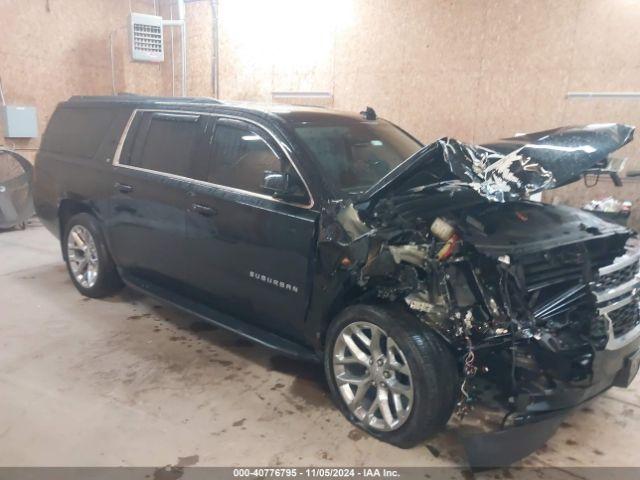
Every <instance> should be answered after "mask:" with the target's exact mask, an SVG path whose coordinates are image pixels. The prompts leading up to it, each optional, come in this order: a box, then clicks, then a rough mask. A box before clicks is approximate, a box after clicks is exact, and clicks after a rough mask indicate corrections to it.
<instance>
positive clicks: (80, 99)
mask: <svg viewBox="0 0 640 480" xmlns="http://www.w3.org/2000/svg"><path fill="white" fill-rule="evenodd" d="M84 102H87V103H102V102H104V103H109V104H121V105H127V104H128V105H133V104H135V105H149V106H164V107H166V106H169V105H173V106H176V107H186V106H193V105H199V106H201V107H212V108H215V107H228V108H232V109H234V110H241V111H246V112H252V113H262V114H265V113H266V114H271V115H274V116H276V117H279V118H281V119H282V120H284V121H285V122H287V123H293V124H303V123H307V122H311V123H322V122H328V123H330V124H332V125H335V124H336V123H340V120H341V119H342V120H343V121H344V120H351V121H353V120H354V119H361V117H360V116H359V115H358V114H356V113H353V112H343V111H339V110H332V109H328V108H324V107H315V106H309V105H286V104H280V103H276V104H269V103H254V102H239V101H236V102H234V101H221V100H217V99H215V98H212V97H155V96H146V95H134V94H120V95H109V96H84V95H74V96H72V97H71V98H69V100H68V102H67V103H84Z"/></svg>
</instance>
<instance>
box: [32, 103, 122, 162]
mask: <svg viewBox="0 0 640 480" xmlns="http://www.w3.org/2000/svg"><path fill="white" fill-rule="evenodd" d="M114 118H115V111H114V110H112V109H107V108H58V109H57V110H56V111H55V112H54V114H53V116H52V117H51V120H50V121H49V125H48V127H47V130H46V131H45V134H44V136H43V138H42V145H41V149H42V150H45V151H47V152H53V153H61V154H65V155H69V156H72V157H85V158H93V156H94V155H95V154H96V152H97V151H98V147H99V146H100V144H101V143H102V140H103V138H104V136H105V135H106V134H107V133H108V132H109V127H110V126H111V123H112V122H113V120H114Z"/></svg>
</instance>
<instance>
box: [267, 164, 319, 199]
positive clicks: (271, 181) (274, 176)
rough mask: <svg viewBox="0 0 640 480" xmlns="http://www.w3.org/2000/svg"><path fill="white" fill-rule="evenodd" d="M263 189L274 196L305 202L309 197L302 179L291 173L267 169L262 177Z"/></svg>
mask: <svg viewBox="0 0 640 480" xmlns="http://www.w3.org/2000/svg"><path fill="white" fill-rule="evenodd" d="M262 189H263V190H264V191H265V192H267V193H269V194H270V195H271V196H273V197H274V198H281V199H283V200H291V201H294V202H304V201H305V200H306V199H308V196H307V194H306V191H305V189H304V187H303V186H302V182H301V181H300V179H299V178H298V177H296V176H294V175H291V174H290V173H282V172H272V171H270V170H266V171H265V172H264V177H263V179H262Z"/></svg>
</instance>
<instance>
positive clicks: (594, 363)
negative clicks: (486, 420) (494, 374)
mask: <svg viewBox="0 0 640 480" xmlns="http://www.w3.org/2000/svg"><path fill="white" fill-rule="evenodd" d="M629 333H631V332H629ZM616 340H618V342H617V343H616ZM613 342H614V343H613V345H614V346H616V347H618V348H615V349H613V348H605V349H603V350H601V351H598V352H595V353H594V355H593V357H592V358H590V365H589V370H590V375H589V377H588V378H576V379H575V380H569V381H556V382H555V385H554V388H553V389H548V390H545V391H539V392H535V393H531V392H528V391H526V390H529V389H530V388H529V387H530V386H528V385H520V386H519V387H520V388H519V390H520V393H518V394H517V395H515V396H513V397H511V398H509V399H508V400H509V405H506V406H504V408H503V412H504V415H505V416H504V418H503V422H502V426H501V427H500V428H496V429H494V430H492V431H484V432H482V433H474V434H465V433H464V429H461V430H460V432H461V435H460V438H461V442H462V444H463V446H464V449H465V452H466V455H467V459H468V462H469V465H470V466H471V467H472V468H490V467H500V466H507V465H510V464H511V463H513V462H515V461H517V460H520V459H522V458H524V457H526V456H527V455H529V454H531V453H533V452H534V451H536V450H538V449H539V448H541V447H543V446H544V444H545V443H546V441H547V440H548V439H549V438H550V437H552V436H553V435H554V433H555V432H556V430H557V429H558V427H559V426H560V424H561V423H562V422H563V420H564V419H565V418H566V417H567V416H568V415H569V414H570V413H571V412H572V411H574V410H575V409H576V408H577V407H579V406H580V405H582V404H584V403H585V402H587V401H589V400H591V399H593V398H594V397H596V396H598V395H600V394H602V393H604V392H605V391H606V390H608V389H609V388H611V387H628V386H629V385H630V384H631V382H632V381H633V380H634V378H635V377H636V375H637V373H638V369H639V367H640V335H639V334H638V333H636V334H635V337H634V338H632V339H630V338H629V337H628V336H627V338H626V343H625V344H624V345H621V344H620V342H619V337H618V338H614V339H613ZM611 344H612V343H611V342H609V344H608V345H607V347H609V346H610V345H611ZM575 360H577V361H579V360H580V359H578V358H576V359H575ZM531 390H532V389H531ZM485 395H486V394H485ZM489 395H490V393H489ZM507 423H508V424H509V426H505V425H506V424H507Z"/></svg>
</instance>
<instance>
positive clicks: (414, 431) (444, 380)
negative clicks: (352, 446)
mask: <svg viewBox="0 0 640 480" xmlns="http://www.w3.org/2000/svg"><path fill="white" fill-rule="evenodd" d="M366 325H373V326H374V327H370V328H367V326H366ZM376 328H377V329H379V330H380V331H381V332H382V333H384V334H385V335H386V336H387V340H384V341H381V342H380V343H381V345H382V347H381V348H380V349H376V348H374V349H370V348H369V347H366V344H365V343H363V341H362V340H360V339H361V338H363V337H360V336H358V335H355V334H354V333H353V332H355V331H363V332H364V334H365V336H366V337H367V338H368V339H369V340H371V337H373V330H375V329H376ZM345 329H346V330H345ZM343 333H345V334H346V335H347V336H348V337H350V338H351V341H350V342H352V343H353V342H355V343H356V347H358V348H359V349H360V350H361V351H364V352H365V353H366V352H367V350H369V353H370V354H371V353H374V351H376V350H378V353H381V355H378V356H376V358H377V359H378V360H377V361H376V360H374V363H371V359H367V361H366V362H361V360H359V359H357V358H356V356H354V355H353V353H352V352H351V350H350V348H349V346H348V344H347V342H346V341H345V336H344V335H343ZM382 333H380V332H379V335H380V338H382ZM354 339H355V340H354ZM389 339H390V340H389ZM362 347H365V348H362ZM396 347H397V348H396ZM398 349H399V351H400V354H398ZM347 350H349V352H348V353H347ZM389 352H392V355H391V356H390V353H389ZM358 356H359V357H360V356H361V355H358ZM370 356H375V355H370ZM334 357H335V358H334ZM362 358H365V357H362ZM390 358H394V359H395V361H394V362H392V361H390V360H389V359H390ZM379 361H382V362H383V363H382V365H380V364H379ZM336 362H337V363H336ZM365 363H368V364H369V365H370V367H368V368H367V367H364V370H363V369H362V368H363V365H364V364H365ZM374 364H375V366H374ZM324 368H325V374H326V377H327V381H328V383H329V388H330V390H331V395H332V397H333V400H334V402H335V403H336V404H337V406H338V408H339V409H340V411H341V412H342V413H343V414H344V416H345V417H347V419H348V420H349V421H350V422H351V423H353V424H354V425H356V426H357V427H359V428H361V429H363V430H365V431H366V432H368V433H369V434H370V435H372V436H373V437H375V438H378V439H379V440H382V441H384V442H388V443H391V444H393V445H396V446H398V447H401V448H410V447H413V446H415V445H416V444H418V443H420V442H422V441H424V440H426V439H427V438H429V437H431V436H433V435H435V434H436V433H438V432H439V431H441V430H442V429H443V428H444V426H445V425H446V424H447V421H448V420H449V417H450V416H451V413H452V412H453V408H454V406H455V402H456V399H457V395H458V392H459V389H458V387H459V374H458V368H457V364H456V361H455V358H454V356H453V353H452V352H451V350H450V349H449V347H448V346H447V345H446V344H445V343H444V342H443V341H442V340H441V339H440V337H438V336H437V335H436V333H435V332H433V331H432V330H430V329H429V328H428V327H426V326H425V325H424V324H423V323H421V322H420V321H419V320H418V319H417V318H416V317H414V316H413V315H411V314H410V313H409V312H407V311H405V310H404V309H402V308H400V307H395V306H378V305H376V306H369V305H354V306H351V307H348V308H346V309H345V310H343V311H342V312H341V313H340V314H339V315H338V316H337V317H336V318H335V319H334V320H333V322H332V323H331V324H330V325H329V328H328V330H327V337H326V344H325V354H324ZM381 369H382V374H384V375H381V372H380V370H381ZM402 372H405V373H402ZM406 372H409V374H408V375H407V374H406ZM388 375H391V377H388ZM367 376H368V377H369V378H370V379H372V380H371V381H373V384H374V385H373V386H370V387H366V383H364V384H365V387H363V388H365V389H366V388H368V390H367V393H366V394H364V396H363V397H362V398H363V400H362V406H361V407H358V408H355V407H352V408H350V407H349V405H348V404H347V401H348V400H349V401H350V402H351V403H352V405H358V403H357V401H355V400H358V399H359V398H361V397H359V396H358V387H356V386H355V385H352V384H349V386H348V388H347V387H345V384H346V383H349V382H345V379H348V380H354V381H358V382H361V378H366V377H367ZM407 385H409V386H410V387H409V388H410V390H407ZM392 386H393V388H392ZM385 388H386V392H387V395H393V394H394V393H396V394H398V392H404V393H400V394H398V395H400V396H399V398H400V401H399V402H398V403H396V402H395V401H393V400H392V401H389V402H387V404H388V405H389V407H390V408H387V409H386V410H387V413H389V412H391V417H393V415H394V413H395V416H396V417H397V422H395V423H390V422H387V421H386V420H385V416H384V415H383V410H382V409H380V407H379V406H378V407H376V406H374V403H376V401H377V403H378V405H380V403H385V402H384V396H385V394H382V401H381V400H380V397H379V395H380V393H379V392H380V389H382V390H383V391H384V390H385ZM409 391H410V392H411V394H409V393H407V392H409ZM345 396H346V397H349V398H346V397H345ZM395 405H399V407H400V408H397V407H395ZM354 408H355V410H354ZM376 408H377V410H374V412H373V416H372V415H371V409H376ZM365 412H366V413H365ZM379 417H381V418H379ZM391 417H388V418H391Z"/></svg>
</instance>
